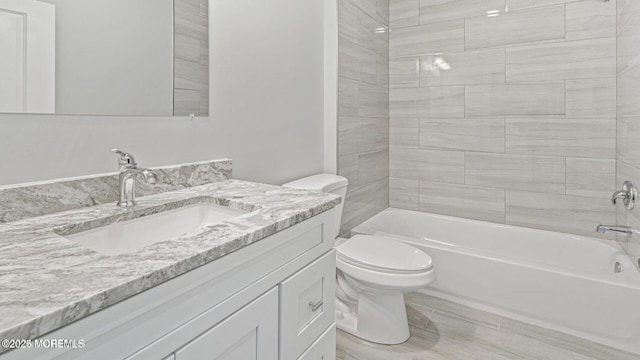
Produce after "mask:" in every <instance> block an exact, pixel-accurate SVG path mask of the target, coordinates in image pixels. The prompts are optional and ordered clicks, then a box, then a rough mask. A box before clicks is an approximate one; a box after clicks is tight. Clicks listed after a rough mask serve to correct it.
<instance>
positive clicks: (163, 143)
mask: <svg viewBox="0 0 640 360" xmlns="http://www.w3.org/2000/svg"><path fill="white" fill-rule="evenodd" d="M328 1H331V0H328ZM210 2H211V7H210V9H215V8H220V4H222V7H223V8H224V10H225V13H224V15H225V16H226V17H230V16H234V17H235V18H227V19H220V17H221V16H222V14H220V13H218V14H214V13H213V11H210V13H211V16H212V18H214V19H216V20H212V21H211V23H212V24H218V25H215V26H213V28H212V29H210V33H211V32H214V31H221V30H223V29H224V31H225V33H224V36H222V38H220V39H218V40H217V41H216V44H215V45H214V46H212V50H211V51H212V53H211V70H212V76H211V90H212V91H211V105H212V106H211V109H212V110H211V114H212V116H211V119H209V118H199V119H196V120H194V121H189V120H188V119H185V118H166V117H112V116H102V117H100V116H93V117H91V116H53V115H0V185H6V184H15V183H21V182H31V181H38V180H47V179H55V178H61V177H71V176H80V175H87V174H96V173H104V172H111V171H115V170H116V162H115V161H116V159H115V157H114V156H113V154H111V153H110V152H109V149H111V148H112V147H121V148H122V149H125V150H127V151H130V152H132V153H133V154H135V155H136V158H137V160H138V162H139V163H140V165H141V166H159V165H166V164H176V163H182V162H192V161H200V160H208V159H216V158H222V157H230V158H232V159H233V161H234V177H235V178H239V179H248V180H254V181H261V182H267V183H274V184H278V183H283V182H285V181H288V180H292V179H295V178H297V177H302V176H306V175H311V174H313V173H316V172H320V171H322V169H323V145H322V144H323V103H324V102H323V82H324V72H323V56H324V54H323V3H322V1H321V0H313V1H295V0H268V1H267V0H261V1H257V0H238V1H224V0H210ZM219 10H220V9H219ZM332 16H333V15H332ZM240 27H241V28H240ZM218 35H220V34H219V33H218ZM212 39H213V37H212ZM222 51H224V52H222ZM331 51H334V50H333V49H332V50H331ZM334 101H335V99H334Z"/></svg>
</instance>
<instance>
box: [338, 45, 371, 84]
mask: <svg viewBox="0 0 640 360" xmlns="http://www.w3.org/2000/svg"><path fill="white" fill-rule="evenodd" d="M339 42H340V45H339V50H338V58H339V59H340V60H339V61H338V75H339V76H342V77H345V78H349V79H353V80H358V81H361V82H366V83H369V84H375V83H376V82H377V81H378V78H377V73H376V72H377V71H378V68H377V62H376V56H375V52H373V51H372V50H371V49H367V48H364V47H362V46H359V45H358V44H357V43H356V42H352V41H349V40H345V39H342V40H339Z"/></svg>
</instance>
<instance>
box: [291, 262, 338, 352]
mask: <svg viewBox="0 0 640 360" xmlns="http://www.w3.org/2000/svg"><path fill="white" fill-rule="evenodd" d="M335 283H336V253H335V250H333V249H332V250H331V251H329V252H328V253H327V254H325V255H323V256H322V257H321V258H319V259H317V260H316V261H314V262H312V263H311V264H309V265H308V266H307V267H305V268H303V269H302V270H300V271H299V272H297V273H295V274H294V275H292V276H291V277H290V278H288V279H287V280H285V281H284V282H282V284H281V285H280V356H281V359H284V360H290V359H297V358H298V357H299V356H300V355H301V354H302V353H303V352H304V351H305V350H306V349H307V348H308V347H309V346H310V345H311V344H313V343H314V341H316V339H318V338H319V337H320V335H322V334H323V332H324V331H325V330H327V328H328V327H329V326H330V325H331V324H333V323H334V321H335Z"/></svg>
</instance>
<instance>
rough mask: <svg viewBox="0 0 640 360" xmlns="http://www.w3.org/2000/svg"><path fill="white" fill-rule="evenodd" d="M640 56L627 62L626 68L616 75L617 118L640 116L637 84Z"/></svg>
mask: <svg viewBox="0 0 640 360" xmlns="http://www.w3.org/2000/svg"><path fill="white" fill-rule="evenodd" d="M637 62H640V55H637V56H634V57H632V58H631V59H630V60H629V64H626V65H623V66H626V67H627V68H626V69H624V70H621V71H620V72H619V74H618V90H617V92H618V104H617V109H618V117H619V118H625V117H632V116H638V115H640V101H638V84H639V83H640V66H638V65H637V64H635V63H637Z"/></svg>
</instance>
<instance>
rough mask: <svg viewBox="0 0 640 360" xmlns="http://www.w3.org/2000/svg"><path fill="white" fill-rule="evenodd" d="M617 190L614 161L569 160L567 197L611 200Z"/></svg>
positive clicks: (570, 158) (569, 158)
mask: <svg viewBox="0 0 640 360" xmlns="http://www.w3.org/2000/svg"><path fill="white" fill-rule="evenodd" d="M615 188H616V161H615V160H614V159H590V158H572V157H568V158H567V191H566V194H567V195H575V196H586V197H594V198H601V199H610V198H611V193H612V192H613V190H612V189H615Z"/></svg>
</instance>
